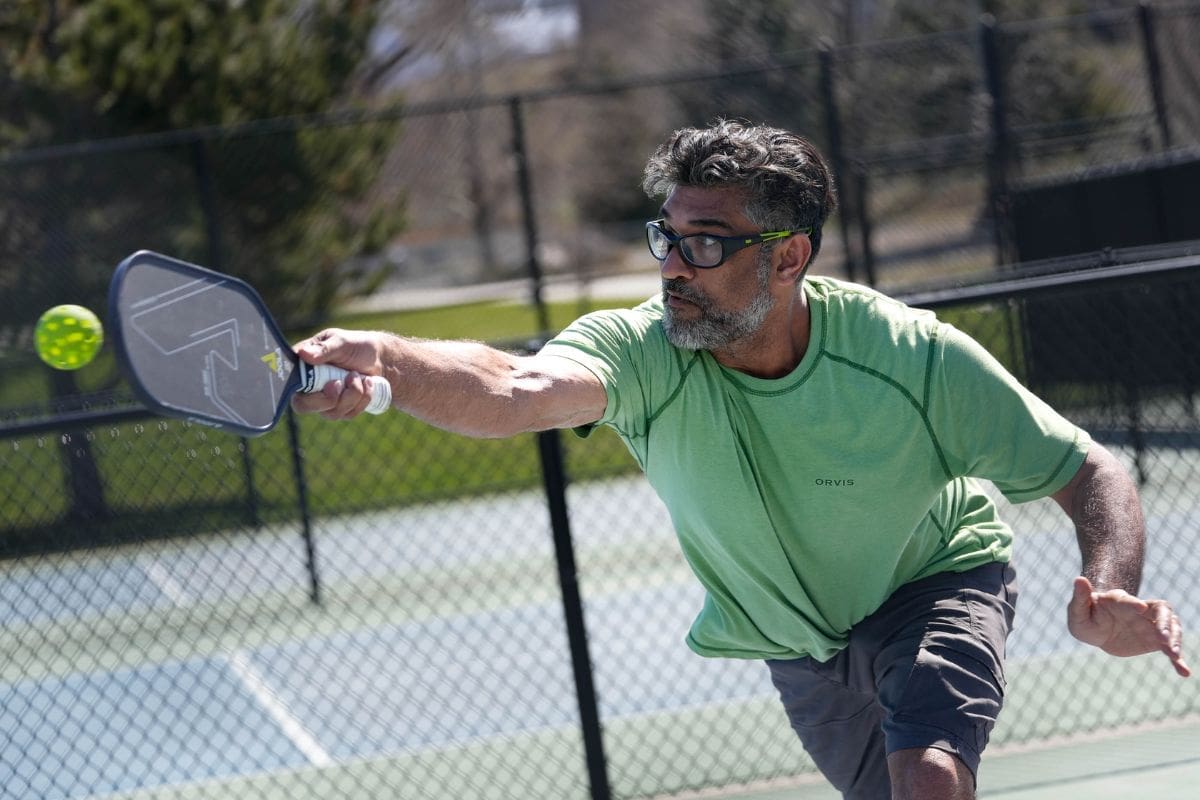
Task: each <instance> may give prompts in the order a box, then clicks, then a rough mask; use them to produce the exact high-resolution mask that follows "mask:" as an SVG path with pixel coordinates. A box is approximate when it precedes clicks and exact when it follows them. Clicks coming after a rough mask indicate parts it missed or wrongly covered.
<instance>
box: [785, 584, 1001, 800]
mask: <svg viewBox="0 0 1200 800" xmlns="http://www.w3.org/2000/svg"><path fill="white" fill-rule="evenodd" d="M1016 602H1017V589H1016V572H1015V571H1014V570H1013V568H1012V567H1011V566H1010V565H1008V564H985V565H984V566H982V567H977V568H975V569H972V570H968V571H967V572H961V573H950V572H947V573H942V574H939V575H933V576H931V577H929V578H924V579H922V580H919V581H915V582H913V583H909V584H906V585H904V586H901V587H900V588H899V589H897V590H896V592H895V593H894V594H893V595H892V596H891V597H890V598H888V599H887V600H886V601H885V602H884V604H883V605H882V606H880V607H879V609H878V610H877V611H876V612H875V613H873V614H871V615H870V616H869V617H867V618H866V619H864V620H863V621H862V622H860V623H858V624H857V625H855V626H854V629H853V630H852V631H851V633H850V644H849V645H848V646H847V647H846V649H844V650H842V651H841V652H840V653H838V654H837V655H835V656H834V657H833V658H831V659H830V660H829V661H825V662H820V661H816V660H814V659H812V658H800V659H795V660H787V661H777V660H771V661H767V666H768V667H769V668H770V670H771V680H772V681H774V683H775V688H776V689H778V690H779V696H780V699H781V700H782V701H783V705H784V708H785V709H786V711H787V715H788V719H789V720H790V721H791V723H792V728H793V729H794V730H795V731H796V733H797V734H799V736H800V741H801V742H802V743H803V745H804V749H805V750H806V751H807V752H808V754H809V755H810V756H811V757H812V759H813V761H815V762H816V765H817V767H818V768H819V769H820V770H821V772H822V773H823V774H824V775H825V777H826V778H827V779H828V780H829V782H830V783H832V784H833V785H834V787H835V788H836V789H838V791H840V792H842V794H843V796H844V797H846V798H863V800H868V799H869V800H877V799H878V798H889V797H891V782H890V781H889V779H888V771H887V754H888V753H892V752H895V751H897V750H904V749H908V748H913V747H920V748H927V747H934V748H937V749H939V750H946V751H948V752H950V753H953V754H954V755H956V756H958V757H959V758H960V759H961V760H962V761H963V762H964V763H965V764H966V765H967V766H968V767H969V768H970V769H971V772H972V773H977V772H978V769H979V758H980V754H981V753H982V752H983V749H984V747H986V746H987V741H988V736H989V735H990V734H991V731H992V727H993V726H994V725H995V722H996V717H997V715H998V714H999V713H1000V706H1001V704H1002V703H1003V701H1004V642H1005V640H1006V639H1007V638H1008V634H1009V632H1010V631H1011V630H1012V624H1013V612H1014V609H1015V606H1016Z"/></svg>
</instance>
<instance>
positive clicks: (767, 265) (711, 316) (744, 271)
mask: <svg viewBox="0 0 1200 800" xmlns="http://www.w3.org/2000/svg"><path fill="white" fill-rule="evenodd" d="M742 207H743V198H742V195H741V194H740V193H739V192H736V191H733V190H729V189H701V188H696V187H690V186H680V187H677V188H676V189H675V190H674V191H673V192H672V193H671V195H670V197H668V198H667V201H666V203H664V204H663V207H662V217H663V219H664V225H665V227H666V229H667V230H668V231H669V232H670V233H672V234H674V235H677V236H686V235H688V234H694V233H707V234H713V235H715V236H736V235H741V234H747V233H758V232H759V231H758V229H757V228H756V226H755V225H754V224H753V223H751V222H750V220H749V219H747V218H746V216H745V215H744V213H743V212H742ZM771 269H772V259H771V253H770V251H767V250H763V248H762V247H761V245H758V246H754V247H749V248H747V249H745V250H739V251H738V252H736V253H734V254H732V255H731V256H729V258H728V259H726V260H725V262H724V263H723V264H721V265H720V266H719V267H714V268H712V269H699V268H697V267H693V266H691V265H690V264H688V263H687V262H685V261H684V260H683V257H682V256H681V255H680V253H679V247H678V246H675V247H672V248H671V250H670V252H669V253H668V255H667V258H666V260H664V261H663V262H662V279H663V307H664V308H663V329H664V330H665V331H666V334H667V338H668V340H669V341H670V342H671V344H673V345H675V346H676V347H682V348H685V349H688V350H720V349H722V348H726V347H728V346H730V345H732V344H734V343H736V342H738V341H740V340H743V339H746V338H748V337H749V336H751V335H753V334H755V333H757V332H758V330H759V329H760V328H761V327H762V325H763V322H764V320H765V319H766V317H767V314H768V313H769V312H770V310H771V308H772V307H773V305H774V298H773V297H772V296H771V293H770V277H771Z"/></svg>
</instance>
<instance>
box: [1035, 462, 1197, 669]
mask: <svg viewBox="0 0 1200 800" xmlns="http://www.w3.org/2000/svg"><path fill="white" fill-rule="evenodd" d="M1054 499H1055V501H1057V502H1058V504H1059V505H1060V506H1062V508H1063V510H1064V511H1066V512H1067V514H1068V515H1069V516H1070V517H1071V520H1072V521H1073V522H1074V523H1075V534H1076V537H1077V539H1078V540H1079V550H1080V553H1081V554H1082V555H1083V574H1082V575H1081V576H1079V577H1078V578H1076V579H1075V585H1074V590H1073V593H1072V597H1071V602H1070V605H1069V606H1068V607H1067V627H1068V629H1069V630H1070V631H1071V634H1072V635H1073V636H1075V638H1077V639H1079V640H1080V641H1083V642H1086V643H1088V644H1091V645H1094V646H1096V647H1099V648H1100V649H1102V650H1104V651H1105V652H1107V653H1111V654H1112V655H1117V656H1134V655H1141V654H1142V653H1151V652H1154V651H1156V650H1158V651H1161V652H1163V653H1164V654H1165V655H1166V656H1167V658H1168V659H1170V661H1171V664H1172V665H1173V666H1174V667H1175V671H1176V672H1177V673H1179V674H1180V675H1181V676H1183V677H1187V676H1188V675H1190V674H1191V670H1190V669H1189V668H1188V666H1187V663H1186V662H1185V661H1184V659H1183V653H1182V640H1183V627H1182V625H1181V623H1180V621H1179V617H1178V616H1177V615H1176V614H1175V612H1174V610H1173V609H1172V608H1171V604H1170V603H1168V602H1167V601H1166V600H1159V599H1155V600H1142V599H1141V598H1139V597H1138V596H1137V593H1138V589H1139V587H1140V585H1141V580H1142V560H1143V554H1144V551H1145V543H1146V526H1145V521H1144V519H1143V518H1142V509H1141V504H1140V502H1139V501H1138V494H1137V487H1136V486H1135V485H1134V483H1133V480H1132V479H1131V478H1130V477H1129V473H1128V472H1126V471H1125V468H1124V467H1122V466H1121V464H1120V462H1118V461H1117V459H1116V458H1115V457H1114V456H1113V455H1112V453H1110V452H1109V451H1108V450H1107V449H1105V448H1104V447H1103V446H1101V445H1099V444H1097V443H1093V444H1092V446H1091V447H1090V448H1089V450H1088V454H1087V458H1086V459H1085V460H1084V462H1083V465H1082V466H1081V467H1080V468H1079V471H1078V472H1077V473H1076V474H1075V477H1074V478H1072V479H1071V482H1070V483H1068V484H1067V485H1066V486H1064V487H1063V488H1062V489H1060V490H1059V491H1058V492H1056V493H1055V494H1054Z"/></svg>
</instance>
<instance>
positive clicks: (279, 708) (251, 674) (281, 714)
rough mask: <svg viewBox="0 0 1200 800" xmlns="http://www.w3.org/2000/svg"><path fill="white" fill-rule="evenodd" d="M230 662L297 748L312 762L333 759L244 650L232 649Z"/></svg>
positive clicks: (318, 764) (321, 764)
mask: <svg viewBox="0 0 1200 800" xmlns="http://www.w3.org/2000/svg"><path fill="white" fill-rule="evenodd" d="M229 666H231V667H232V668H233V671H234V672H235V673H237V676H238V677H239V678H241V681H242V683H243V684H245V685H246V688H247V689H249V690H250V693H251V694H253V695H254V698H255V699H256V700H258V702H259V703H261V704H262V706H263V708H265V709H266V710H267V713H268V714H270V715H271V719H273V720H275V723H276V724H277V725H279V727H280V728H281V729H282V730H283V733H284V735H286V736H287V737H288V739H290V740H291V742H292V744H294V745H295V746H296V749H297V750H299V751H300V752H301V753H304V755H305V757H306V758H307V759H308V760H309V762H310V763H311V764H312V765H313V766H316V767H327V766H329V765H330V764H332V763H333V758H332V757H330V755H329V753H327V752H326V751H325V748H324V747H321V744H320V743H319V742H318V741H317V740H316V738H314V737H313V735H312V734H311V733H309V732H308V729H307V728H305V727H304V725H303V724H301V722H300V720H298V719H296V717H295V716H293V714H292V712H291V711H290V710H289V709H288V707H287V706H286V705H285V704H284V702H283V701H282V700H280V699H279V696H278V695H277V694H275V691H274V690H273V689H271V687H270V686H268V685H267V682H266V681H265V680H263V677H262V675H260V674H259V673H258V670H256V669H255V668H254V667H252V666H250V662H249V661H248V660H247V659H246V656H245V654H243V653H240V652H231V653H230V654H229Z"/></svg>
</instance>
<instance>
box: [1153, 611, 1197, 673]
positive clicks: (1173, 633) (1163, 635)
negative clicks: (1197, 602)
mask: <svg viewBox="0 0 1200 800" xmlns="http://www.w3.org/2000/svg"><path fill="white" fill-rule="evenodd" d="M1148 611H1149V616H1150V617H1151V619H1152V620H1153V623H1154V627H1155V630H1156V631H1157V632H1158V638H1159V649H1161V650H1162V651H1163V653H1164V654H1165V655H1166V656H1167V658H1169V659H1171V665H1172V666H1173V667H1175V671H1176V672H1177V673H1179V675H1180V676H1182V677H1184V678H1186V677H1188V676H1190V675H1191V674H1192V670H1191V668H1190V667H1189V666H1188V665H1187V662H1186V661H1184V659H1183V623H1181V622H1180V621H1179V615H1178V614H1176V613H1175V612H1174V610H1172V608H1171V605H1170V603H1167V602H1165V601H1162V600H1151V601H1150V608H1149V609H1148Z"/></svg>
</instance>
